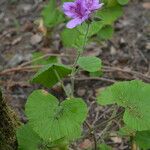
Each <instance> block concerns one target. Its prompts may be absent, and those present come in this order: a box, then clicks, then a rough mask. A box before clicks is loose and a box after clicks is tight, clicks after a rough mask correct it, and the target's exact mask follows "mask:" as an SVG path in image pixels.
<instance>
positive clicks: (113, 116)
mask: <svg viewBox="0 0 150 150" xmlns="http://www.w3.org/2000/svg"><path fill="white" fill-rule="evenodd" d="M112 109H113V111H112V115H111V117H110V121H109V122H108V123H107V125H106V126H105V128H104V129H103V130H102V132H101V135H100V137H99V139H104V138H105V134H106V132H107V131H108V130H109V128H110V126H111V124H112V121H113V120H114V119H113V118H115V117H116V114H117V111H118V109H117V107H116V105H115V106H113V108H112ZM103 136H104V137H103ZM102 137H103V138H102ZM99 139H98V140H99Z"/></svg>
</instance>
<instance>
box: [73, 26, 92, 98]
mask: <svg viewBox="0 0 150 150" xmlns="http://www.w3.org/2000/svg"><path fill="white" fill-rule="evenodd" d="M89 28H90V25H89V24H88V25H87V30H86V33H85V37H84V42H83V46H82V49H81V50H78V54H77V57H76V59H75V62H74V64H73V66H72V72H71V97H74V80H75V79H74V78H75V75H76V73H77V71H76V65H77V62H78V59H79V58H80V56H81V54H82V52H83V50H84V49H85V46H86V42H87V38H88V33H89Z"/></svg>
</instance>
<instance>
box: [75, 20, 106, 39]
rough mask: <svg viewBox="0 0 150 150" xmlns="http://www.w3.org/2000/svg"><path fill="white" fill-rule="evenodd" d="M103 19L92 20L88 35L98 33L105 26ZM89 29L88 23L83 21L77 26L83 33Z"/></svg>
mask: <svg viewBox="0 0 150 150" xmlns="http://www.w3.org/2000/svg"><path fill="white" fill-rule="evenodd" d="M103 25H104V24H103V22H102V21H92V22H91V23H90V25H89V31H88V35H87V36H88V37H90V36H93V35H94V34H96V33H97V32H98V31H99V30H100V29H101V28H102V27H103ZM87 29H88V24H87V23H83V24H81V25H80V26H78V27H77V30H78V31H79V32H80V33H81V34H82V35H85V34H86V32H87Z"/></svg>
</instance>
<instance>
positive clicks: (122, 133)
mask: <svg viewBox="0 0 150 150" xmlns="http://www.w3.org/2000/svg"><path fill="white" fill-rule="evenodd" d="M135 132H136V131H134V130H133V129H131V128H129V127H128V126H124V127H122V128H121V129H120V130H119V131H118V134H119V135H120V136H132V135H134V134H135Z"/></svg>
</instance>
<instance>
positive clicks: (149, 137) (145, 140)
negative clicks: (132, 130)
mask: <svg viewBox="0 0 150 150" xmlns="http://www.w3.org/2000/svg"><path fill="white" fill-rule="evenodd" d="M134 140H135V142H136V143H137V145H138V146H139V147H140V148H141V149H143V150H148V149H150V130H148V131H139V132H137V133H136V135H135V138H134Z"/></svg>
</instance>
